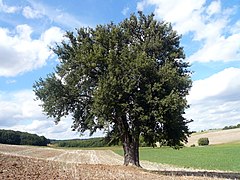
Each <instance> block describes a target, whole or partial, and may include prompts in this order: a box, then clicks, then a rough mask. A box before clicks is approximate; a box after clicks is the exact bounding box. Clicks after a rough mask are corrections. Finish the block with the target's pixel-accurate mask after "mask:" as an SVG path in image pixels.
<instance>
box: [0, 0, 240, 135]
mask: <svg viewBox="0 0 240 180" xmlns="http://www.w3.org/2000/svg"><path fill="white" fill-rule="evenodd" d="M139 10H140V11H143V12H144V13H145V14H149V13H152V12H153V13H154V14H155V18H156V19H157V20H159V21H162V20H163V21H166V22H171V23H172V26H173V29H174V30H176V31H177V32H178V34H179V35H182V39H181V45H182V46H183V47H184V51H185V54H186V59H185V60H186V61H187V62H189V63H190V64H191V67H190V70H191V71H193V74H192V80H193V84H192V88H191V91H190V93H189V95H188V96H187V100H188V103H189V105H190V108H189V109H187V110H186V114H185V117H186V118H188V119H193V120H194V121H193V122H192V123H190V124H189V128H190V130H192V131H200V130H205V129H215V128H222V127H224V126H229V125H236V124H238V123H240V80H239V79H240V0H231V1H230V0H68V1H66V0H57V1H48V0H0V129H12V130H18V131H24V132H29V133H34V134H38V135H44V136H45V137H47V138H51V139H69V138H79V133H78V132H73V131H72V130H71V125H72V119H71V117H67V118H65V119H63V120H62V121H60V123H59V124H57V125H55V123H54V120H53V119H51V118H47V117H46V116H45V115H44V114H43V112H42V109H41V107H40V106H39V104H40V103H41V102H39V101H36V100H35V98H36V97H35V96H34V93H33V88H32V86H33V84H34V82H35V81H37V80H38V79H39V78H40V77H43V78H44V77H46V75H47V74H48V73H51V72H53V71H54V68H55V66H56V65H57V63H58V59H57V57H56V56H55V55H54V53H53V52H52V51H51V50H50V48H49V47H52V46H54V45H55V43H59V42H61V41H62V40H63V35H64V33H65V32H66V31H75V28H80V27H93V28H94V27H95V26H96V25H98V24H107V23H109V22H111V21H112V22H114V23H119V22H120V21H122V20H124V19H125V18H128V17H129V16H130V14H132V13H137V12H138V11H139ZM101 135H102V133H101V132H97V133H96V134H95V136H96V137H97V136H101ZM86 137H88V134H87V133H86V134H85V135H84V136H81V138H86Z"/></svg>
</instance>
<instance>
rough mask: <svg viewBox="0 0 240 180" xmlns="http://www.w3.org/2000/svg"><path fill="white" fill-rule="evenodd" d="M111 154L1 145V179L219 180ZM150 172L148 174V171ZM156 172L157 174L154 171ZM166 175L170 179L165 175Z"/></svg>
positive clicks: (101, 151) (107, 151) (95, 151)
mask: <svg viewBox="0 0 240 180" xmlns="http://www.w3.org/2000/svg"><path fill="white" fill-rule="evenodd" d="M122 163H123V158H122V157H121V156H119V155H117V154H115V153H113V152H112V151H110V150H65V149H52V148H40V147H32V146H14V145H2V144H0V179H60V180H64V179H180V180H181V179H197V180H198V179H217V178H215V177H213V178H211V177H204V176H203V177H199V176H193V175H194V172H196V173H195V174H197V171H194V172H192V173H193V174H192V175H191V172H190V173H187V171H186V175H187V176H186V175H184V173H182V174H181V173H180V172H185V170H184V169H177V168H174V167H171V166H168V165H163V164H156V163H151V162H147V161H143V162H141V164H142V166H143V169H140V168H135V167H126V166H123V165H122ZM146 169H148V170H146ZM153 170H155V171H153ZM164 174H167V175H164Z"/></svg>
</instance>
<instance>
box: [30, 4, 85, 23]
mask: <svg viewBox="0 0 240 180" xmlns="http://www.w3.org/2000/svg"><path fill="white" fill-rule="evenodd" d="M29 3H30V4H31V6H32V8H31V9H34V11H35V12H37V13H38V14H41V15H43V17H45V18H46V17H47V18H49V19H50V20H51V21H53V22H56V23H58V24H61V25H64V26H67V27H71V28H79V27H80V26H88V25H86V24H83V23H82V22H80V21H79V20H78V19H77V18H76V17H75V16H73V15H71V14H69V13H66V12H64V11H62V10H59V9H56V8H53V7H50V6H47V5H45V4H43V3H40V2H37V1H29Z"/></svg>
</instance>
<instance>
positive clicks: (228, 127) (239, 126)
mask: <svg viewBox="0 0 240 180" xmlns="http://www.w3.org/2000/svg"><path fill="white" fill-rule="evenodd" d="M236 128H240V124H237V125H236V126H225V127H224V128H223V130H226V129H236Z"/></svg>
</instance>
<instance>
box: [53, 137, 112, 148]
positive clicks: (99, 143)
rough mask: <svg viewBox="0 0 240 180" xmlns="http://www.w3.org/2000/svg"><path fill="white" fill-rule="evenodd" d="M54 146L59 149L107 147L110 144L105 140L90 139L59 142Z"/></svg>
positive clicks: (55, 142)
mask: <svg viewBox="0 0 240 180" xmlns="http://www.w3.org/2000/svg"><path fill="white" fill-rule="evenodd" d="M52 144H56V145H57V146H58V147H105V146H108V143H107V142H106V141H105V138H90V139H72V140H57V141H54V142H53V143H52Z"/></svg>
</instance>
